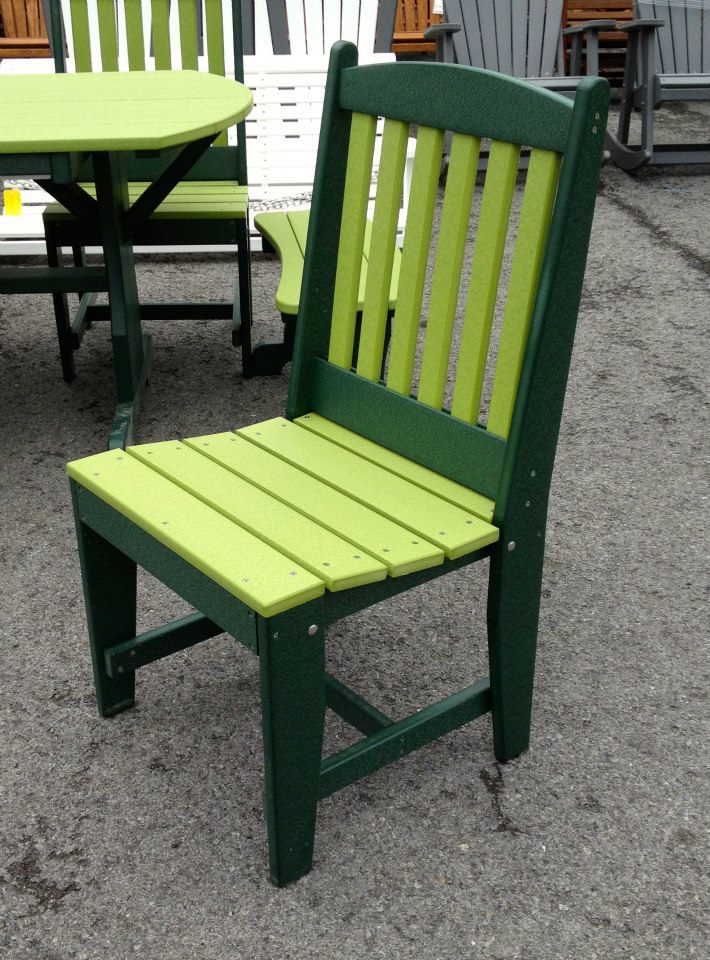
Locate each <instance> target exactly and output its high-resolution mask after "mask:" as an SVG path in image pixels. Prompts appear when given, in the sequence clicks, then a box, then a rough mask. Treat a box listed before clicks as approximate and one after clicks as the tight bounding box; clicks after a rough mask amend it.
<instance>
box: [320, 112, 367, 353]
mask: <svg viewBox="0 0 710 960" xmlns="http://www.w3.org/2000/svg"><path fill="white" fill-rule="evenodd" d="M376 130H377V117H373V116H370V115H368V114H364V113H354V114H353V117H352V126H351V128H350V148H349V151H348V164H347V171H346V174H345V194H344V197H343V213H342V219H341V224H340V242H339V244H338V265H337V270H336V275H335V294H334V297H333V320H332V324H331V328H330V345H329V350H328V360H329V361H330V363H334V364H336V365H337V366H339V367H344V368H345V369H346V370H349V369H350V367H351V365H352V359H353V343H354V340H355V319H356V315H357V306H358V291H359V287H360V272H361V268H362V252H363V246H364V238H365V222H366V220H367V202H368V198H369V195H370V180H371V177H372V156H373V152H374V148H375V133H376Z"/></svg>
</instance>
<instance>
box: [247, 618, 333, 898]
mask: <svg viewBox="0 0 710 960" xmlns="http://www.w3.org/2000/svg"><path fill="white" fill-rule="evenodd" d="M314 628H315V631H314ZM324 635H325V628H324V624H323V603H322V601H315V602H313V603H309V604H307V605H305V606H303V607H299V608H298V609H297V610H292V611H289V612H288V613H287V614H282V615H281V616H278V617H273V618H271V619H270V620H263V619H261V618H260V619H259V622H258V637H259V668H260V676H261V709H262V726H263V735H264V773H265V779H266V790H265V798H264V806H265V811H264V812H265V815H266V824H267V828H268V834H269V867H270V872H271V878H272V880H273V882H274V883H275V884H276V885H277V886H284V885H285V884H287V883H291V882H292V881H293V880H297V879H298V878H299V877H302V876H303V875H304V874H305V873H308V871H309V870H310V869H311V866H312V865H313V841H314V837H315V828H316V810H317V807H318V797H319V776H320V763H321V753H322V747H323V724H324V722H325V636H324Z"/></svg>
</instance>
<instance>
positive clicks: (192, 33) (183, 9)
mask: <svg viewBox="0 0 710 960" xmlns="http://www.w3.org/2000/svg"><path fill="white" fill-rule="evenodd" d="M177 5H178V17H179V21H180V65H181V66H182V69H183V70H197V20H196V18H195V0H177Z"/></svg>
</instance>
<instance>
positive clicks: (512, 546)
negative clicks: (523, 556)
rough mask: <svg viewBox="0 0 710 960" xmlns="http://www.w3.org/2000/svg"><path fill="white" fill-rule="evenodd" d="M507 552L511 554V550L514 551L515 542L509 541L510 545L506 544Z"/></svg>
mask: <svg viewBox="0 0 710 960" xmlns="http://www.w3.org/2000/svg"><path fill="white" fill-rule="evenodd" d="M508 550H509V552H510V553H512V552H513V550H515V540H511V541H510V543H509V544H508Z"/></svg>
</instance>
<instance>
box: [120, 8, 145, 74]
mask: <svg viewBox="0 0 710 960" xmlns="http://www.w3.org/2000/svg"><path fill="white" fill-rule="evenodd" d="M123 8H124V10H125V13H126V47H127V52H128V68H129V70H145V37H144V33H143V9H142V3H141V0H123Z"/></svg>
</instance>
